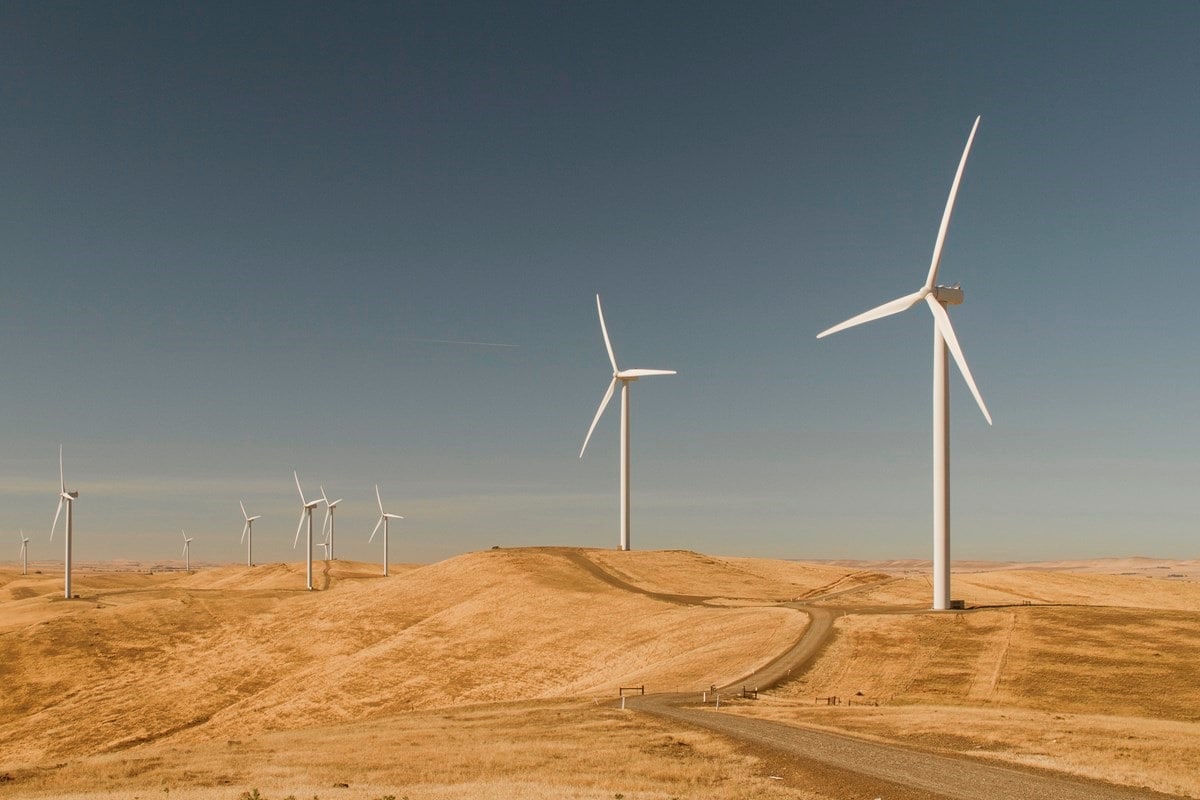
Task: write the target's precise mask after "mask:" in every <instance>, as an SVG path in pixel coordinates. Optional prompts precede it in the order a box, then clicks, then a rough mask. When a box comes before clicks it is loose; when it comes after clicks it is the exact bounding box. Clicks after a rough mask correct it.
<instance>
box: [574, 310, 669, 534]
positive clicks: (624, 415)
mask: <svg viewBox="0 0 1200 800" xmlns="http://www.w3.org/2000/svg"><path fill="white" fill-rule="evenodd" d="M596 312H597V313H598V314H599V315H600V332H601V333H603V334H604V347H605V349H607V350H608V360H609V361H610V362H612V368H613V377H612V383H610V384H609V385H608V391H606V392H605V393H604V399H603V400H601V401H600V408H599V410H597V411H596V416H595V418H593V419H592V427H590V428H588V432H587V436H585V437H584V439H583V447H582V448H580V450H579V457H580V458H583V452H584V451H585V450H587V446H588V441H589V440H591V438H592V431H594V430H596V423H597V422H599V421H600V415H601V414H603V413H604V409H605V408H607V407H608V401H609V400H612V396H613V391H614V390H615V389H616V388H617V384H618V383H620V384H621V545H620V549H621V550H628V549H629V384H631V383H633V382H634V381H636V380H637V379H638V378H645V377H648V376H650V375H675V374H676V372H675V370H673V369H626V370H622V369H620V368H619V367H618V366H617V357H616V356H615V355H613V347H612V342H610V341H609V339H608V328H607V327H605V325H604V309H603V308H601V307H600V295H596Z"/></svg>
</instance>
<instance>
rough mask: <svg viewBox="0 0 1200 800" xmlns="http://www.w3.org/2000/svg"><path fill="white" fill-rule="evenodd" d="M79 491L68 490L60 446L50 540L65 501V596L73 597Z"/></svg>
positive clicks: (60, 446) (52, 539) (59, 447)
mask: <svg viewBox="0 0 1200 800" xmlns="http://www.w3.org/2000/svg"><path fill="white" fill-rule="evenodd" d="M78 497H79V492H68V491H67V479H66V478H64V477H63V450H62V445H61V444H60V445H59V446H58V510H57V511H55V512H54V523H53V524H52V525H51V526H50V541H54V531H55V529H56V528H58V517H59V515H60V514H62V510H63V503H66V504H67V521H66V523H65V526H66V529H65V531H64V533H65V536H66V540H67V542H66V557H65V558H64V559H63V597H65V598H67V599H68V600H70V599H71V535H72V534H73V533H74V532H75V513H74V509H75V500H76V499H77V498H78Z"/></svg>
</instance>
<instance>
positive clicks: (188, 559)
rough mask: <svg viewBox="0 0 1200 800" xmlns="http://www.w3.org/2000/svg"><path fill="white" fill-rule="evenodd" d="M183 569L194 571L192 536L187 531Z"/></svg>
mask: <svg viewBox="0 0 1200 800" xmlns="http://www.w3.org/2000/svg"><path fill="white" fill-rule="evenodd" d="M180 533H183V531H180ZM183 571H184V572H191V571H192V537H191V536H188V535H187V534H186V533H183Z"/></svg>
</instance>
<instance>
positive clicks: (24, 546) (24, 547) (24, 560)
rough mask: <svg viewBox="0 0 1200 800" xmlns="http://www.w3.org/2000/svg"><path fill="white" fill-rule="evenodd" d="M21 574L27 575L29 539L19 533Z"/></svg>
mask: <svg viewBox="0 0 1200 800" xmlns="http://www.w3.org/2000/svg"><path fill="white" fill-rule="evenodd" d="M21 574H22V575H28V574H29V537H28V536H26V535H25V531H21Z"/></svg>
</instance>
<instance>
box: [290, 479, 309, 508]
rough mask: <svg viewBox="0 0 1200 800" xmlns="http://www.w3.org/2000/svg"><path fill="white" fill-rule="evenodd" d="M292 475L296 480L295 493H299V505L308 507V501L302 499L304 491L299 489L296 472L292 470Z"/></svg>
mask: <svg viewBox="0 0 1200 800" xmlns="http://www.w3.org/2000/svg"><path fill="white" fill-rule="evenodd" d="M292 475H293V476H294V477H295V478H296V491H297V492H299V493H300V504H301V505H308V501H307V500H305V499H304V490H303V489H301V488H300V476H299V475H298V474H296V470H292Z"/></svg>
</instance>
